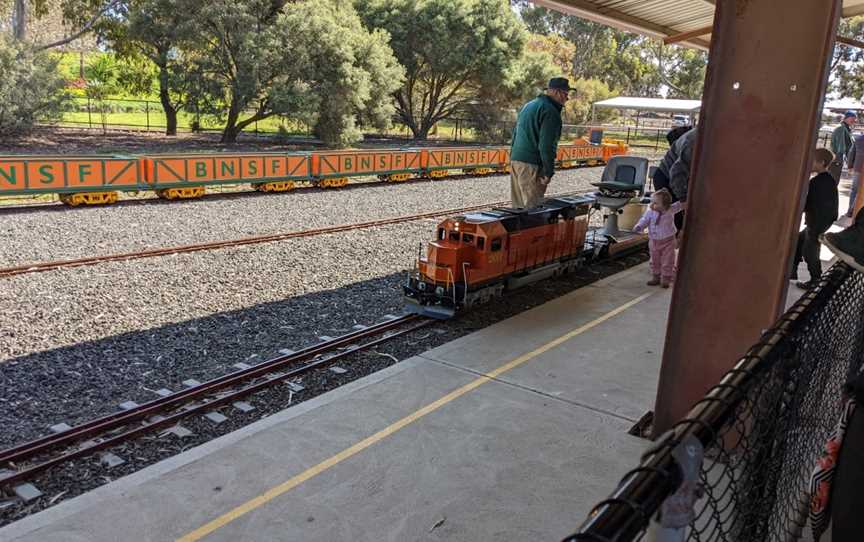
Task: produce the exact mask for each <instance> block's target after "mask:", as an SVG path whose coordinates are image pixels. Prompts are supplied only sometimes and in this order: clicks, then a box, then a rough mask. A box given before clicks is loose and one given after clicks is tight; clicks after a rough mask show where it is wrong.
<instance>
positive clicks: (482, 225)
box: [404, 196, 594, 318]
mask: <svg viewBox="0 0 864 542" xmlns="http://www.w3.org/2000/svg"><path fill="white" fill-rule="evenodd" d="M593 204H594V199H593V198H590V197H582V196H575V197H559V198H554V199H547V200H546V201H545V202H544V204H543V205H542V206H541V207H537V208H534V209H494V210H492V211H481V212H475V213H469V214H466V215H463V216H457V217H453V218H448V219H446V220H444V221H443V222H441V223H440V224H439V225H438V230H437V235H436V238H435V240H434V241H432V242H430V243H429V246H428V250H427V254H426V256H425V257H423V256H421V257H420V258H419V259H418V261H417V267H416V269H415V270H414V271H413V272H412V273H411V275H410V276H409V278H408V283H407V284H406V285H405V286H404V293H405V300H406V304H407V306H408V310H409V311H410V312H413V313H417V314H422V315H425V316H432V317H435V318H450V317H452V316H453V315H454V314H455V313H456V311H457V310H460V309H463V308H468V307H471V306H473V305H476V304H479V303H485V302H487V301H489V300H490V299H492V298H494V297H498V296H500V295H501V294H503V293H504V291H505V290H512V289H515V288H519V287H520V286H524V285H526V284H530V283H532V282H536V281H538V280H542V279H545V278H548V277H551V276H555V275H559V274H563V273H567V272H570V271H572V270H574V269H576V268H577V267H579V266H580V265H581V264H582V260H583V257H584V254H585V237H586V234H587V231H588V213H589V210H590V208H591V206H592V205H593Z"/></svg>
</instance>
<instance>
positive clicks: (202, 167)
mask: <svg viewBox="0 0 864 542" xmlns="http://www.w3.org/2000/svg"><path fill="white" fill-rule="evenodd" d="M195 176H196V177H199V178H200V177H206V176H207V164H206V163H205V162H195Z"/></svg>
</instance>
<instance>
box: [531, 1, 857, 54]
mask: <svg viewBox="0 0 864 542" xmlns="http://www.w3.org/2000/svg"><path fill="white" fill-rule="evenodd" d="M532 2H533V3H535V4H537V5H541V6H544V7H547V8H550V9H555V10H557V11H561V12H564V13H570V14H572V15H576V16H579V17H582V18H583V19H588V20H590V21H594V22H598V23H602V24H605V25H608V26H612V27H615V28H620V29H622V30H629V31H631V32H637V33H639V34H645V35H648V36H653V37H657V38H664V37H668V36H675V35H678V34H683V33H685V32H690V31H694V30H698V29H700V28H704V27H706V26H711V24H712V22H713V20H714V2H715V0H532ZM855 15H864V0H843V17H853V16H855ZM709 43H711V37H710V35H707V36H699V37H697V38H692V39H689V40H686V41H684V42H682V45H689V46H691V47H697V48H700V49H707V48H708V44H709Z"/></svg>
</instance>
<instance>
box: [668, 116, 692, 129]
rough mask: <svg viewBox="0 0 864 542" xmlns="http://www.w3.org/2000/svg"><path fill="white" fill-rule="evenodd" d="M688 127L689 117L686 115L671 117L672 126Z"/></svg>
mask: <svg viewBox="0 0 864 542" xmlns="http://www.w3.org/2000/svg"><path fill="white" fill-rule="evenodd" d="M689 125H690V117H688V116H687V115H673V116H672V126H689Z"/></svg>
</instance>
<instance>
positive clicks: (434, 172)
mask: <svg viewBox="0 0 864 542" xmlns="http://www.w3.org/2000/svg"><path fill="white" fill-rule="evenodd" d="M423 152H424V164H423V167H424V169H425V170H426V172H427V175H429V177H432V178H433V179H434V178H440V177H446V176H447V175H449V171H450V170H451V169H460V170H462V172H463V173H466V174H468V175H486V174H489V173H495V172H500V171H503V169H504V167H505V164H506V163H507V162H505V161H504V160H503V158H502V149H501V148H500V147H452V148H442V149H428V150H426V151H423Z"/></svg>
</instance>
